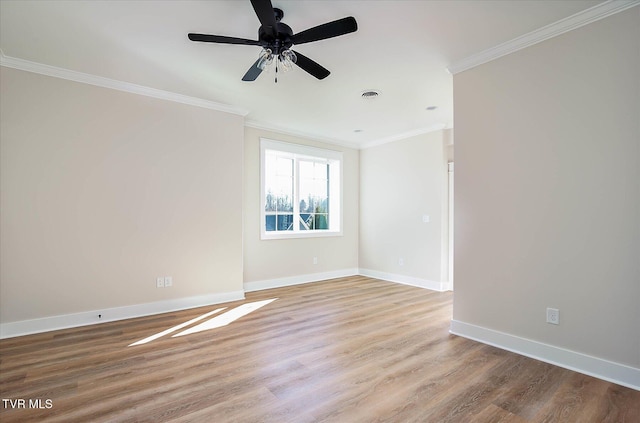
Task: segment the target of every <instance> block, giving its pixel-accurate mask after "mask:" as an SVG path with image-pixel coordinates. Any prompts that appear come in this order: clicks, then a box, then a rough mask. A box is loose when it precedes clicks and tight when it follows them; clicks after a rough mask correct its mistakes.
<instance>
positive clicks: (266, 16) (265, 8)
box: [251, 0, 276, 37]
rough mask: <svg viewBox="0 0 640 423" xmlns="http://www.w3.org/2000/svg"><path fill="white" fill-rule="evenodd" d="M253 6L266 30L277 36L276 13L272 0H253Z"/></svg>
mask: <svg viewBox="0 0 640 423" xmlns="http://www.w3.org/2000/svg"><path fill="white" fill-rule="evenodd" d="M251 6H253V10H254V11H255V12H256V16H258V20H259V21H260V23H261V24H262V26H263V28H264V30H265V32H267V33H269V34H270V35H272V36H274V37H275V36H276V15H275V13H274V11H273V5H272V4H271V0H251Z"/></svg>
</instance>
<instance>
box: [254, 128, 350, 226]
mask: <svg viewBox="0 0 640 423" xmlns="http://www.w3.org/2000/svg"><path fill="white" fill-rule="evenodd" d="M260 152H261V164H262V170H261V175H262V178H261V180H262V182H261V235H262V239H272V238H292V237H307V236H327V235H341V234H342V232H341V220H342V212H341V208H340V204H341V202H342V198H341V191H342V190H341V187H342V182H341V179H342V153H340V152H337V151H331V150H324V149H319V148H314V147H307V146H302V145H297V144H288V143H282V142H277V141H271V140H266V139H261V142H260Z"/></svg>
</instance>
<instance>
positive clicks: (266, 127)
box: [244, 120, 360, 150]
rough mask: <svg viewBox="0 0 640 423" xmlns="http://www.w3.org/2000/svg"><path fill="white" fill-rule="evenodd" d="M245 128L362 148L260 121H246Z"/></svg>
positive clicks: (350, 143)
mask: <svg viewBox="0 0 640 423" xmlns="http://www.w3.org/2000/svg"><path fill="white" fill-rule="evenodd" d="M244 126H245V127H247V128H254V129H259V130H261V131H269V132H276V133H279V134H283V135H290V136H292V137H300V138H305V139H307V140H310V141H317V142H322V143H325V144H331V145H338V146H341V147H347V148H353V149H356V150H357V149H359V148H360V147H359V145H358V144H357V143H354V142H349V141H342V140H336V139H334V138H329V137H319V136H318V135H316V134H311V133H308V132H303V131H296V130H292V129H288V128H284V127H281V126H277V125H272V124H268V123H264V122H259V121H256V120H245V121H244Z"/></svg>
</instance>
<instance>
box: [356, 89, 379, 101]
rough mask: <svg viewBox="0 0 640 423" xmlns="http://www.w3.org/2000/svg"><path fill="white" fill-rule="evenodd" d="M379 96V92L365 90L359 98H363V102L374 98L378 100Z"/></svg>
mask: <svg viewBox="0 0 640 423" xmlns="http://www.w3.org/2000/svg"><path fill="white" fill-rule="evenodd" d="M379 96H380V91H378V90H365V91H362V92H361V93H360V97H362V98H364V99H365V100H373V99H375V98H378V97H379Z"/></svg>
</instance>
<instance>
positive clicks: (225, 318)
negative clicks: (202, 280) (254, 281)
mask: <svg viewBox="0 0 640 423" xmlns="http://www.w3.org/2000/svg"><path fill="white" fill-rule="evenodd" d="M275 300H277V298H272V299H270V300H263V301H255V302H253V303H247V304H242V305H241V306H238V307H236V308H234V309H232V310H229V311H227V312H226V313H223V314H220V315H218V316H216V317H214V318H213V319H209V320H207V321H206V322H203V323H200V324H199V325H196V326H193V327H191V328H189V329H187V330H185V331H182V332H180V333H177V334H175V335H173V337H176V336H183V335H190V334H192V333H198V332H202V331H205V330H210V329H216V328H220V327H223V326H227V325H228V324H230V323H232V322H234V321H236V320H238V319H239V318H241V317H242V316H246V315H247V314H249V313H251V312H253V311H256V310H258V309H259V308H261V307H264V306H266V305H267V304H269V303H271V302H273V301H275ZM224 309H226V307H222V308H218V309H215V310H213V311H210V312H208V313H205V314H203V315H201V316H198V317H196V318H193V319H191V320H189V321H187V322H184V323H181V324H179V325H177V326H174V327H172V328H169V329H166V330H163V331H162V332H158V333H156V334H155V335H151V336H149V337H146V338H144V339H141V340H139V341H136V342H134V343H133V344H129V347H133V346H136V345H142V344H147V343H149V342H151V341H154V340H156V339H158V338H161V337H163V336H165V335H169V334H171V333H173V332H176V331H178V330H180V329H183V328H185V327H187V326H189V325H192V324H194V323H196V322H199V321H200V320H203V319H206V318H207V317H209V316H212V315H214V314H216V313H219V312H220V311H222V310H224Z"/></svg>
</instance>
